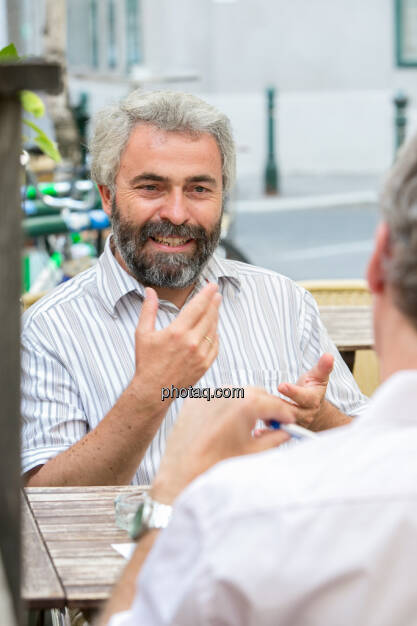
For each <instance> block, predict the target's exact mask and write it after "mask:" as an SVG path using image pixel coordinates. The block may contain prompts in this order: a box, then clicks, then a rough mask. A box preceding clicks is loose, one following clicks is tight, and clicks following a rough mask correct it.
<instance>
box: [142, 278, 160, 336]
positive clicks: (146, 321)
mask: <svg viewBox="0 0 417 626" xmlns="http://www.w3.org/2000/svg"><path fill="white" fill-rule="evenodd" d="M157 312H158V296H157V295H156V291H155V290H154V289H152V288H151V287H147V288H146V289H145V299H144V301H143V305H142V311H141V314H140V317H139V323H138V330H140V331H142V332H145V333H146V332H151V331H153V330H155V320H156V314H157Z"/></svg>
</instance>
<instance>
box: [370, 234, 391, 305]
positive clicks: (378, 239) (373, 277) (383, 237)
mask: <svg viewBox="0 0 417 626" xmlns="http://www.w3.org/2000/svg"><path fill="white" fill-rule="evenodd" d="M389 255H390V237H389V228H388V224H387V223H386V222H382V223H381V224H379V226H378V228H377V231H376V234H375V242H374V250H373V252H372V255H371V258H370V259H369V262H368V270H367V273H366V277H367V279H368V285H369V289H370V290H371V292H372V293H373V294H376V293H382V292H383V291H384V289H385V286H386V276H385V269H384V260H385V259H386V258H387V257H389Z"/></svg>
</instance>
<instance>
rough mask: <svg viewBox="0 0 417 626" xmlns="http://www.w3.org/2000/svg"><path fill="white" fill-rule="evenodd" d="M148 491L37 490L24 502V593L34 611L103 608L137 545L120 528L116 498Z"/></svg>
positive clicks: (29, 492)
mask: <svg viewBox="0 0 417 626" xmlns="http://www.w3.org/2000/svg"><path fill="white" fill-rule="evenodd" d="M144 489H146V487H132V486H128V487H32V488H27V489H25V498H24V503H23V520H24V525H23V568H22V569H23V588H22V597H23V601H24V603H25V605H26V606H27V607H28V608H43V609H46V608H63V607H65V606H66V607H69V608H75V607H77V608H98V607H100V606H101V605H102V603H103V602H104V601H105V600H106V599H107V598H108V597H109V595H110V592H111V589H112V587H113V585H114V583H115V582H116V581H117V579H118V578H119V576H120V573H121V571H122V569H123V567H124V565H125V564H126V560H125V559H124V558H123V557H122V556H121V555H120V554H118V553H117V552H116V551H115V550H114V549H113V548H112V547H111V544H112V543H126V542H128V541H131V540H130V538H129V536H128V534H127V532H126V531H124V530H120V529H119V528H117V526H116V524H115V514H114V499H115V497H116V496H117V495H118V494H120V493H135V492H140V491H143V490H144Z"/></svg>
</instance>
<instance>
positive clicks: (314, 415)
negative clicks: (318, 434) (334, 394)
mask: <svg viewBox="0 0 417 626" xmlns="http://www.w3.org/2000/svg"><path fill="white" fill-rule="evenodd" d="M333 363H334V358H333V356H332V355H331V354H329V353H325V354H323V355H322V356H321V357H320V359H319V361H318V363H317V364H316V365H315V366H314V367H313V368H312V369H311V370H309V371H308V372H306V373H305V374H303V375H302V376H301V377H300V378H299V379H298V380H297V382H296V384H295V385H294V384H291V383H281V384H280V385H279V386H278V391H279V392H280V393H282V394H283V395H285V396H287V398H290V400H292V401H293V403H295V404H292V405H291V406H292V407H293V408H292V409H291V412H292V414H293V416H294V418H295V420H296V421H297V423H298V424H300V425H301V426H304V427H305V428H311V429H312V430H315V429H316V425H317V422H318V421H319V420H320V413H321V412H322V410H323V407H324V397H325V394H326V389H327V383H328V382H329V376H330V374H331V372H332V369H333Z"/></svg>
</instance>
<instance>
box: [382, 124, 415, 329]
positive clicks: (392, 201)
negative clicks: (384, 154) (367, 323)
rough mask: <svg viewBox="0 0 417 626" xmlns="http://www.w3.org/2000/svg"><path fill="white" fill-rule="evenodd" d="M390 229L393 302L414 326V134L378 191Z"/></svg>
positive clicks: (388, 263)
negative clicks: (380, 191)
mask: <svg viewBox="0 0 417 626" xmlns="http://www.w3.org/2000/svg"><path fill="white" fill-rule="evenodd" d="M381 209H382V212H383V216H384V219H385V221H386V222H387V224H388V226H389V230H390V246H391V253H392V254H391V256H390V257H389V258H387V259H386V271H387V278H388V282H389V284H390V285H391V287H392V289H393V294H394V299H395V304H396V306H397V307H398V309H399V310H400V311H401V312H402V313H403V315H404V316H405V317H406V318H407V319H408V320H409V321H410V322H411V323H412V324H413V326H414V327H415V328H416V329H417V135H416V136H415V137H413V139H412V140H411V141H409V142H407V144H406V145H405V146H403V147H402V148H401V150H400V151H399V153H398V158H397V160H396V162H395V164H394V166H393V167H392V169H391V171H390V172H389V175H388V178H387V180H386V183H385V186H384V188H383V191H382V194H381Z"/></svg>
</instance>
